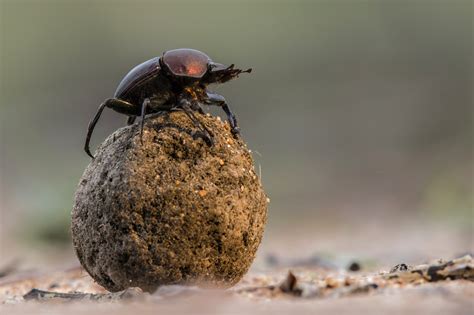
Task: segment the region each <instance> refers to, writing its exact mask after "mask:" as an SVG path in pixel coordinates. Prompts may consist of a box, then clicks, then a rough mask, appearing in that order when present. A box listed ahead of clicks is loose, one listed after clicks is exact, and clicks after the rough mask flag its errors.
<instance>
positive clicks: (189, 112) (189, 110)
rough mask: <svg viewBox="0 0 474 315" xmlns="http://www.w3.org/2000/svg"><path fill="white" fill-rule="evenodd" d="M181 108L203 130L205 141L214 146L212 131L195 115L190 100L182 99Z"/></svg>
mask: <svg viewBox="0 0 474 315" xmlns="http://www.w3.org/2000/svg"><path fill="white" fill-rule="evenodd" d="M179 108H181V109H182V110H183V111H184V113H185V114H186V115H187V116H188V118H189V119H190V120H191V121H192V122H193V124H194V126H196V127H197V128H199V129H200V130H201V132H202V133H203V134H204V135H205V139H204V140H205V141H206V143H207V144H208V145H209V146H212V145H213V144H214V142H213V141H212V133H211V132H210V131H209V129H207V127H206V126H205V125H204V124H203V123H202V122H201V121H200V120H199V119H198V118H197V117H196V116H195V115H194V113H193V110H192V108H191V106H190V105H189V101H187V100H182V101H180V102H179Z"/></svg>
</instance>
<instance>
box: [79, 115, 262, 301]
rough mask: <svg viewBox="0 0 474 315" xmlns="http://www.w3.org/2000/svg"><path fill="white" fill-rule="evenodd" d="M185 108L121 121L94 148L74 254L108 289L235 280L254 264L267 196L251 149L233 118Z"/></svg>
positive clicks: (82, 185) (216, 283) (221, 283)
mask: <svg viewBox="0 0 474 315" xmlns="http://www.w3.org/2000/svg"><path fill="white" fill-rule="evenodd" d="M198 117H199V119H200V120H201V121H202V122H203V123H204V124H205V125H206V126H207V128H208V129H209V130H210V131H211V132H212V134H213V135H214V138H213V140H214V144H213V145H212V146H209V145H207V144H206V143H205V141H203V139H202V137H201V134H200V133H199V130H198V129H196V128H195V127H194V125H193V124H192V122H191V121H190V120H189V119H188V117H187V116H186V115H185V114H184V113H183V112H171V113H165V114H160V115H154V116H152V117H147V118H146V123H145V128H144V132H143V137H142V139H141V140H140V128H139V125H138V124H134V125H131V126H127V127H124V128H121V129H119V130H117V131H116V132H114V133H113V134H112V135H110V136H109V137H108V138H107V139H106V140H105V141H104V143H103V144H102V145H101V146H100V147H99V148H98V149H97V152H96V157H95V159H94V160H92V161H91V163H90V164H89V165H88V167H87V168H86V170H85V172H84V174H83V176H82V178H81V180H80V183H79V186H78V188H77V191H76V195H75V202H74V207H73V210H72V226H71V230H72V239H73V243H74V247H75V251H76V254H77V257H78V258H79V261H80V263H81V264H82V266H83V267H84V269H85V270H86V271H87V272H88V273H89V274H90V275H91V276H92V278H93V279H95V281H96V282H97V283H99V284H100V285H102V286H103V287H105V288H106V289H107V290H109V291H120V290H124V289H126V288H128V287H140V288H141V289H143V290H144V291H148V292H153V291H154V290H156V289H157V288H158V287H159V286H161V285H166V284H193V285H205V286H209V285H210V286H218V287H229V286H232V285H233V284H235V283H237V282H238V281H239V280H240V279H241V278H242V276H243V275H244V274H245V273H246V272H247V270H248V269H249V267H250V265H251V263H252V261H253V259H254V257H255V253H256V251H257V248H258V246H259V244H260V241H261V239H262V236H263V231H264V226H265V222H266V217H267V197H266V195H265V193H264V191H263V187H262V184H261V182H260V179H259V177H258V176H257V174H256V173H255V171H254V165H253V160H252V157H251V155H250V153H249V150H248V148H247V147H246V145H245V143H244V142H243V141H242V139H241V138H235V137H234V136H233V135H232V134H231V132H230V128H229V125H228V124H227V123H224V122H222V121H221V120H220V119H218V118H215V117H212V116H209V115H198Z"/></svg>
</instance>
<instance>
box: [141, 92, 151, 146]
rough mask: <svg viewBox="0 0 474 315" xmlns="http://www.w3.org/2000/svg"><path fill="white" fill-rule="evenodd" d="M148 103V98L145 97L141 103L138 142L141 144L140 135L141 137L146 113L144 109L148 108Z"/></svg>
mask: <svg viewBox="0 0 474 315" xmlns="http://www.w3.org/2000/svg"><path fill="white" fill-rule="evenodd" d="M149 105H150V99H148V98H146V99H145V100H144V101H143V104H142V115H141V118H142V120H141V122H140V142H141V143H142V144H143V140H142V137H143V126H144V125H145V115H146V110H147V108H148V106H149Z"/></svg>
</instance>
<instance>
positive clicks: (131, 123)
mask: <svg viewBox="0 0 474 315" xmlns="http://www.w3.org/2000/svg"><path fill="white" fill-rule="evenodd" d="M136 118H137V116H128V118H127V126H130V125H133V123H134V122H135V119H136Z"/></svg>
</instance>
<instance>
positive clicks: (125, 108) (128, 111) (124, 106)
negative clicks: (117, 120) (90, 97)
mask: <svg viewBox="0 0 474 315" xmlns="http://www.w3.org/2000/svg"><path fill="white" fill-rule="evenodd" d="M105 107H109V108H112V109H113V110H115V111H117V112H119V113H121V114H125V115H135V116H136V115H137V106H135V105H133V104H131V103H128V102H126V101H123V100H119V99H116V98H109V99H107V100H105V101H104V102H103V103H102V104H100V106H99V108H98V109H97V112H96V114H95V116H94V118H93V119H92V120H91V121H90V122H89V126H88V127H87V135H86V142H85V144H84V151H86V153H87V155H89V156H90V157H91V158H94V156H93V155H92V153H91V151H90V147H89V144H90V140H91V137H92V132H93V131H94V128H95V125H96V124H97V122H98V121H99V118H100V115H101V114H102V112H103V111H104V108H105Z"/></svg>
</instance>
